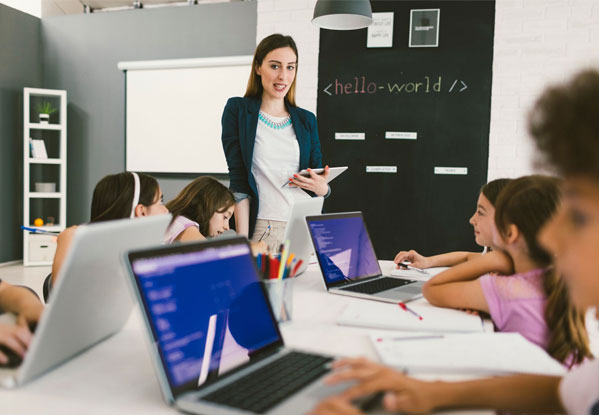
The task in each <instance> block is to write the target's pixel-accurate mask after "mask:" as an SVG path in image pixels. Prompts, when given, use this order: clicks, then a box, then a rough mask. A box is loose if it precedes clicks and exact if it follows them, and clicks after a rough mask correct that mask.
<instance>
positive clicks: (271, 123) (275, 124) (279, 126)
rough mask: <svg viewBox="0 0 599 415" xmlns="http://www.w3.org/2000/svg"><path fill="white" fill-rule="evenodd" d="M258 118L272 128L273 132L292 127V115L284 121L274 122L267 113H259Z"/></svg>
mask: <svg viewBox="0 0 599 415" xmlns="http://www.w3.org/2000/svg"><path fill="white" fill-rule="evenodd" d="M258 118H259V119H260V121H262V122H263V123H264V124H266V126H268V127H270V128H272V129H273V130H282V129H283V128H285V127H289V126H290V125H291V115H288V116H287V117H285V119H284V120H283V121H279V122H274V121H273V120H271V119H270V118H269V117H268V115H266V113H264V112H262V111H260V112H259V113H258Z"/></svg>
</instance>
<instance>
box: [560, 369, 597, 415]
mask: <svg viewBox="0 0 599 415" xmlns="http://www.w3.org/2000/svg"><path fill="white" fill-rule="evenodd" d="M559 395H560V398H561V400H562V405H563V407H564V409H565V410H566V413H569V414H577V415H578V414H580V415H596V414H599V359H594V360H591V361H587V362H584V363H583V364H581V365H580V366H579V367H577V368H575V369H573V370H572V371H571V372H570V373H567V374H566V375H565V376H564V377H563V379H562V381H561V382H560V384H559ZM592 409H594V412H591V410H592Z"/></svg>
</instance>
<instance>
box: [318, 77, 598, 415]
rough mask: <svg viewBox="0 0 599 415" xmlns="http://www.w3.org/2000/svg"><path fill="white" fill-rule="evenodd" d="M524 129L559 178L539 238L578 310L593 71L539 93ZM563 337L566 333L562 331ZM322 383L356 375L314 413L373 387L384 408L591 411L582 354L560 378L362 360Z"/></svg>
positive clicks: (585, 255)
mask: <svg viewBox="0 0 599 415" xmlns="http://www.w3.org/2000/svg"><path fill="white" fill-rule="evenodd" d="M529 129H530V132H531V133H532V135H533V137H534V139H535V141H536V144H537V147H538V148H539V149H540V150H541V152H542V153H543V155H544V156H545V157H546V161H547V162H548V163H547V164H549V165H551V166H555V167H556V168H557V170H558V172H559V173H561V174H562V175H564V176H565V181H564V186H563V189H564V191H563V199H562V203H561V206H560V208H559V209H558V211H557V213H556V214H555V216H554V217H553V218H552V219H551V220H550V221H549V222H548V223H547V224H546V225H545V226H544V228H543V229H542V230H541V232H540V235H539V239H540V242H541V244H542V245H543V246H544V247H545V249H547V251H549V252H550V253H551V255H552V256H553V258H554V264H555V268H556V269H555V270H556V273H559V274H561V275H563V276H564V280H565V282H566V284H567V286H568V293H569V295H570V298H571V300H572V301H573V302H574V303H575V304H576V306H577V307H579V308H580V309H581V310H585V309H588V308H590V307H599V271H598V270H599V255H598V254H599V252H598V247H599V72H598V71H596V70H592V71H591V70H589V71H585V72H582V73H580V74H578V75H577V76H576V77H574V78H573V79H572V80H571V81H570V82H568V83H567V84H564V85H560V86H557V87H552V88H550V89H548V90H546V92H545V93H544V94H543V95H542V96H541V98H540V99H539V101H537V103H536V105H535V108H534V110H533V112H532V113H531V116H530V121H529ZM563 335H564V336H565V335H566V333H563ZM335 367H337V368H342V369H343V371H340V372H338V373H337V374H335V375H333V376H332V377H331V378H330V379H329V381H328V382H329V383H337V382H341V381H350V380H351V381H357V384H355V386H353V387H351V388H350V389H348V390H346V391H345V392H344V393H343V394H342V395H341V396H339V397H333V398H331V399H329V400H327V401H325V402H322V403H321V405H319V407H318V408H317V409H316V410H315V412H314V413H315V414H318V415H323V414H330V415H342V414H345V415H352V414H359V413H360V411H359V410H358V408H356V407H355V406H353V405H352V403H351V400H352V399H355V398H357V397H361V396H366V395H370V394H372V393H376V392H378V391H388V392H387V394H386V395H385V397H384V399H383V403H384V406H385V407H386V409H387V410H390V411H402V412H418V413H422V412H430V411H432V410H434V409H435V408H442V407H470V408H472V407H488V408H494V409H497V410H500V411H510V412H529V413H530V412H534V413H539V412H546V413H557V412H560V413H562V412H566V413H570V414H576V415H597V414H599V360H598V359H594V360H589V361H586V362H584V363H583V364H581V365H580V367H578V368H576V369H574V370H572V371H571V372H569V373H568V374H567V375H565V376H564V377H563V378H561V377H559V376H536V375H518V376H502V377H497V378H489V379H483V380H474V381H467V382H439V381H437V382H423V381H418V380H415V379H411V378H409V377H406V376H404V375H403V374H401V373H400V372H397V371H395V370H393V369H390V368H386V367H384V366H381V365H378V364H376V363H372V362H369V361H366V360H365V359H348V360H345V361H341V362H337V363H336V364H335Z"/></svg>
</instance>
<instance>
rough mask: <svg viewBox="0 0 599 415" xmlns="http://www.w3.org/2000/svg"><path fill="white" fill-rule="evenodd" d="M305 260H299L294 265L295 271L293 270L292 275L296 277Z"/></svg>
mask: <svg viewBox="0 0 599 415" xmlns="http://www.w3.org/2000/svg"><path fill="white" fill-rule="evenodd" d="M303 262H304V261H302V260H301V259H300V260H299V261H297V264H295V267H293V271H292V272H291V276H292V277H295V274H297V271H298V270H299V268H300V267H301V266H302V263H303Z"/></svg>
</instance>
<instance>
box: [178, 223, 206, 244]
mask: <svg viewBox="0 0 599 415" xmlns="http://www.w3.org/2000/svg"><path fill="white" fill-rule="evenodd" d="M204 239H206V237H205V236H204V235H202V233H201V232H200V230H199V229H198V228H197V227H196V226H190V227H188V228H187V229H185V230H184V231H183V232H181V233H180V234H179V235H178V236H177V237H176V238H175V241H179V242H191V241H203V240H204Z"/></svg>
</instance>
